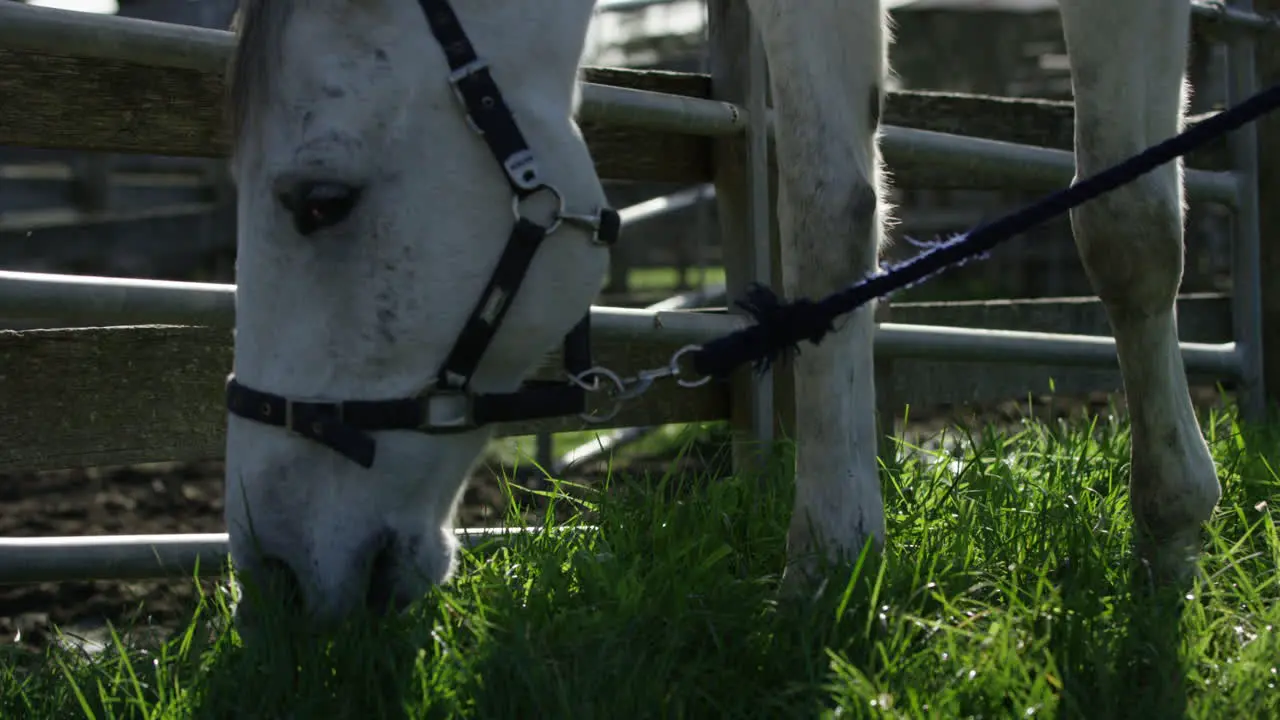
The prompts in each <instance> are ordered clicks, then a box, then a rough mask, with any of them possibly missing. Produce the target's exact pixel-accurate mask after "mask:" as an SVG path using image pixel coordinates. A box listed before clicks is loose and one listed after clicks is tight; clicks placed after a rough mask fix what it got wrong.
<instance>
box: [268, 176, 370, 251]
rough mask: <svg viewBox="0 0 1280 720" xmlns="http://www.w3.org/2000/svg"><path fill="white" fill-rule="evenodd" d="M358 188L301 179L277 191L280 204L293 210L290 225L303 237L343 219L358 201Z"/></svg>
mask: <svg viewBox="0 0 1280 720" xmlns="http://www.w3.org/2000/svg"><path fill="white" fill-rule="evenodd" d="M360 192H361V188H358V187H355V186H352V185H347V184H346V183H340V182H314V181H304V182H299V183H298V184H296V185H294V186H293V187H291V188H290V189H289V190H287V191H286V192H283V193H281V195H280V204H281V205H283V206H284V208H285V209H286V210H288V211H289V212H290V213H292V214H293V226H294V228H296V229H297V231H298V234H299V235H302V236H303V237H306V236H308V235H311V234H312V233H314V232H316V231H317V230H320V229H322V228H326V227H330V226H332V225H337V224H338V223H340V222H342V221H343V220H346V219H347V217H349V216H350V215H351V211H352V210H355V207H356V203H358V202H359V201H360Z"/></svg>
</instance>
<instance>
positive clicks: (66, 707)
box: [0, 415, 1280, 720]
mask: <svg viewBox="0 0 1280 720" xmlns="http://www.w3.org/2000/svg"><path fill="white" fill-rule="evenodd" d="M1206 427H1207V428H1208V431H1209V434H1210V442H1211V444H1212V446H1213V448H1214V452H1215V454H1216V456H1217V459H1218V462H1219V465H1220V468H1221V474H1222V477H1223V480H1224V484H1225V488H1226V490H1225V496H1224V498H1223V502H1222V505H1221V507H1220V509H1219V511H1218V513H1217V516H1216V518H1215V519H1214V521H1213V523H1212V524H1211V526H1210V528H1209V531H1208V532H1207V533H1206V554H1205V556H1204V560H1203V570H1204V572H1203V577H1202V578H1201V579H1200V580H1198V581H1197V583H1196V585H1195V586H1194V587H1193V588H1191V589H1190V590H1189V591H1183V592H1178V593H1176V594H1175V595H1173V596H1171V597H1165V596H1162V595H1159V594H1153V593H1152V592H1150V591H1149V590H1147V589H1145V586H1143V585H1142V584H1141V583H1132V582H1131V580H1130V571H1129V567H1130V564H1129V561H1130V552H1129V545H1128V539H1129V526H1130V521H1129V516H1128V510H1127V506H1126V502H1127V501H1126V496H1125V492H1124V486H1125V483H1126V481H1127V479H1126V473H1127V469H1126V468H1127V462H1128V434H1127V433H1128V430H1127V426H1126V425H1124V424H1123V423H1122V422H1120V421H1116V420H1110V421H1097V422H1096V423H1095V424H1084V423H1075V424H1067V423H1065V422H1064V423H1057V424H1044V423H1032V422H1028V423H1027V424H1026V425H1025V426H1023V428H1022V429H1021V430H1020V431H1019V432H1017V433H1008V432H999V431H995V430H986V431H973V432H972V433H969V434H962V442H960V443H958V444H957V447H959V448H960V449H959V450H957V451H955V452H956V455H955V456H954V457H947V458H945V460H946V461H945V462H940V461H939V458H936V457H932V456H930V455H929V454H927V453H923V452H908V451H907V448H903V450H902V452H899V453H898V457H897V458H894V459H890V460H889V461H888V462H886V464H885V469H884V472H883V475H882V479H883V486H884V489H885V496H886V504H887V507H886V517H887V520H888V524H889V533H890V537H891V540H890V545H889V550H888V552H887V554H886V555H885V556H884V557H883V558H882V559H877V558H875V557H872V556H867V557H864V558H863V559H862V560H860V561H859V562H858V564H856V565H855V566H854V567H852V568H846V569H844V570H842V571H839V572H833V573H832V574H831V576H830V579H829V582H828V584H827V586H826V588H825V591H824V592H822V593H821V594H820V595H819V596H817V597H816V598H814V599H812V601H809V602H796V601H790V600H785V599H782V598H780V597H779V596H778V595H777V593H776V585H777V580H778V573H779V571H780V570H781V568H782V564H783V557H784V551H785V530H786V526H787V522H788V515H789V511H790V502H791V491H790V483H789V481H788V478H787V477H786V474H785V473H784V472H771V473H769V474H768V477H767V478H763V479H761V478H745V477H713V476H702V477H692V476H668V477H648V478H628V477H623V476H621V474H619V475H617V476H615V477H614V478H613V480H612V481H611V485H610V487H609V488H608V489H607V490H601V489H596V490H594V491H592V490H586V489H583V488H575V489H574V491H573V492H572V495H573V496H574V497H575V498H579V499H577V500H570V499H568V498H567V497H566V498H563V499H561V500H560V501H559V502H575V503H578V505H577V506H576V507H577V508H578V509H579V510H580V511H581V512H582V513H583V514H589V515H590V516H591V517H590V519H591V521H592V523H594V524H598V525H599V526H600V528H601V529H600V530H599V531H597V532H592V533H577V534H566V533H558V534H545V535H535V536H530V537H526V538H518V539H514V540H511V541H508V542H507V543H506V544H505V545H501V546H499V545H491V546H490V547H488V548H482V549H480V550H478V551H477V552H475V553H473V554H470V555H468V556H467V557H466V559H465V562H464V564H463V570H462V572H461V574H460V576H459V577H458V579H457V580H456V581H455V582H454V583H453V584H451V585H450V586H448V587H446V588H444V589H442V590H438V591H436V592H434V593H433V594H432V595H431V596H430V597H428V598H426V599H424V600H423V601H422V602H421V603H420V604H419V605H418V606H417V607H416V608H415V609H414V610H413V611H412V612H411V613H409V614H408V615H406V616H404V617H401V618H396V619H394V620H388V621H385V622H381V623H377V624H372V623H369V624H366V623H352V624H350V625H349V626H348V627H345V628H343V629H342V630H341V631H340V632H339V633H337V634H336V635H335V636H332V637H325V638H318V637H313V636H308V635H307V634H306V633H304V632H303V631H302V629H301V628H300V627H299V625H298V619H297V618H295V617H291V616H282V617H280V618H279V619H278V620H273V621H272V623H271V624H270V628H271V632H270V635H271V637H272V639H273V641H272V642H271V643H264V644H255V645H251V646H247V645H245V644H243V643H242V642H241V640H240V638H239V636H238V635H237V634H236V633H235V632H234V631H232V630H229V629H227V628H228V624H227V622H226V621H227V608H226V603H225V601H224V599H223V598H222V597H221V596H208V597H206V598H205V599H204V602H203V603H202V605H201V607H200V608H199V610H198V612H197V614H196V616H195V618H193V621H192V623H191V625H190V626H189V627H188V628H187V629H186V630H185V631H184V632H181V633H178V634H177V635H176V636H174V637H173V638H172V639H171V640H170V641H169V642H168V643H166V644H164V645H163V646H160V647H150V648H145V649H143V648H129V647H126V645H125V644H124V643H122V642H117V643H116V645H115V646H114V647H112V648H109V649H108V650H107V651H106V652H103V653H101V654H99V655H97V656H94V657H88V656H86V655H84V654H83V653H79V652H76V651H72V650H57V649H51V650H48V651H47V652H45V653H43V654H39V653H30V652H27V651H21V650H15V649H10V650H6V651H5V656H4V658H3V661H4V662H3V665H2V666H0V717H4V718H53V717H58V718H64V717H94V718H186V717H196V718H241V717H253V718H257V717H285V716H287V717H293V718H320V717H323V718H379V717H413V718H418V717H424V718H425V717H432V718H435V717H475V718H544V717H546V718H568V717H573V718H593V717H608V718H632V717H654V716H663V717H667V716H670V717H688V718H754V717H822V716H836V715H839V716H842V717H843V716H848V717H943V718H952V717H986V718H1012V717H1032V716H1049V717H1087V718H1089V719H1090V720H1098V719H1100V718H1111V717H1137V716H1139V715H1141V716H1142V717H1156V718H1167V717H1175V716H1180V715H1183V714H1185V715H1187V716H1190V717H1199V718H1260V717H1277V716H1280V692H1278V691H1277V688H1276V683H1277V682H1278V678H1277V666H1278V665H1280V642H1278V641H1277V637H1276V632H1275V627H1276V625H1277V624H1278V623H1280V609H1277V603H1276V600H1277V598H1280V587H1278V586H1277V575H1276V568H1277V564H1278V563H1280V538H1278V536H1277V531H1276V524H1275V521H1274V518H1273V516H1272V514H1271V509H1272V508H1271V506H1272V505H1273V504H1275V503H1276V502H1280V494H1278V491H1280V478H1278V477H1277V474H1276V469H1277V468H1276V464H1275V463H1276V458H1280V454H1278V453H1277V452H1276V451H1277V449H1280V429H1277V428H1261V429H1257V428H1255V429H1250V430H1247V431H1242V430H1241V428H1239V427H1238V426H1237V425H1236V424H1235V422H1234V419H1233V418H1232V417H1231V416H1229V415H1226V416H1224V415H1219V416H1215V417H1213V418H1212V419H1211V420H1210V421H1208V422H1207V423H1206ZM783 466H785V463H784V462H782V461H781V460H780V461H779V464H778V467H783ZM584 497H585V498H586V500H582V499H581V498H584ZM547 517H548V518H550V517H552V514H551V512H550V511H548V515H547Z"/></svg>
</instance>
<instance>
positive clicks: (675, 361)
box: [668, 345, 711, 388]
mask: <svg viewBox="0 0 1280 720" xmlns="http://www.w3.org/2000/svg"><path fill="white" fill-rule="evenodd" d="M701 349H702V346H701V345H685V346H684V347H682V348H680V349H679V350H677V351H676V354H675V355H672V356H671V364H670V365H669V366H668V369H669V370H670V371H671V377H673V378H675V380H676V383H677V384H679V385H680V387H686V388H696V387H702V386H703V385H706V384H707V383H709V382H711V376H710V375H703V376H702V377H700V378H698V379H697V380H684V379H682V378H681V377H680V358H682V357H684V356H685V355H687V354H689V353H691V352H697V351H699V350H701Z"/></svg>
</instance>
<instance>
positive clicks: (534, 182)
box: [226, 0, 621, 468]
mask: <svg viewBox="0 0 1280 720" xmlns="http://www.w3.org/2000/svg"><path fill="white" fill-rule="evenodd" d="M419 4H420V5H421V6H422V10H423V13H425V14H426V17H427V23H428V24H429V25H430V26H431V33H432V35H434V36H435V39H436V41H437V42H438V43H439V44H440V47H441V48H442V49H443V50H444V54H445V57H446V59H447V60H448V62H449V70H450V75H449V82H450V84H451V85H452V86H453V89H454V92H455V94H456V95H457V96H458V99H459V101H460V102H461V103H462V106H463V108H464V109H465V111H466V115H467V121H468V123H469V124H470V125H471V127H472V128H473V129H474V130H475V131H476V132H477V133H479V135H480V136H481V138H483V139H484V142H485V144H486V145H488V147H489V150H490V152H491V153H492V154H493V156H494V158H495V159H496V160H497V161H498V164H499V165H501V166H502V170H503V173H504V174H505V175H506V177H507V181H508V183H509V184H510V185H511V190H512V192H513V199H512V204H513V208H514V212H515V216H516V220H515V227H514V228H512V230H511V235H510V236H509V237H508V239H507V245H506V248H505V249H504V250H503V252H502V256H501V257H500V258H499V260H498V266H497V268H496V269H495V270H494V271H493V275H492V276H491V277H490V278H489V283H488V285H486V286H485V289H484V292H482V293H481V294H480V299H479V301H478V302H477V303H476V305H475V308H474V309H473V310H472V311H471V316H470V317H469V318H468V319H467V324H466V325H465V326H464V327H463V330H462V333H461V334H460V335H459V336H458V339H457V341H456V342H455V343H454V346H453V349H452V350H451V351H450V352H449V355H448V357H447V358H446V359H445V361H444V364H443V365H442V366H441V368H440V370H439V372H438V374H437V376H436V380H435V382H433V383H432V384H431V385H430V386H429V387H427V388H426V389H425V390H423V391H422V392H420V393H418V394H417V395H415V396H413V397H407V398H398V399H393V400H347V401H337V402H306V401H301V400H291V399H289V398H287V397H284V396H282V395H276V394H273V393H269V392H264V391H262V390H255V389H253V388H250V387H247V386H245V385H244V384H242V383H240V382H239V381H238V380H236V379H235V375H234V374H232V375H231V376H230V377H228V379H227V393H226V401H227V409H228V410H229V411H230V412H231V413H232V414H234V415H238V416H240V417H242V418H246V419H249V420H255V421H257V422H261V423H265V424H267V425H274V426H276V427H283V428H286V429H288V430H290V431H292V432H295V433H297V434H298V435H301V436H303V437H305V438H308V439H310V440H314V441H316V442H318V443H320V444H322V445H324V446H326V447H328V448H331V449H333V450H334V451H336V452H338V453H340V454H342V455H343V456H345V457H347V458H349V459H350V460H352V461H353V462H355V463H357V464H359V465H361V466H362V467H366V468H368V467H371V466H372V465H373V460H374V454H375V451H376V442H375V440H374V438H373V436H372V435H370V434H369V432H370V431H377V430H415V431H418V432H422V433H428V434H447V433H456V432H466V431H469V430H474V429H476V428H479V427H481V426H483V425H488V424H490V423H497V422H511V421H516V420H534V419H540V418H549V417H560V416H565V415H574V414H581V413H585V412H586V405H587V402H586V391H585V389H584V387H583V385H582V384H581V383H579V382H575V380H574V379H575V378H577V377H578V376H579V375H581V374H582V373H585V372H586V371H587V370H588V369H590V368H591V325H590V320H591V318H590V315H589V314H588V315H587V316H586V317H584V318H582V320H581V321H579V323H578V324H577V325H576V326H574V328H573V329H572V330H571V331H569V334H568V335H566V336H565V339H564V367H565V372H566V373H567V374H568V376H569V378H570V379H567V380H564V381H553V380H530V381H527V382H525V383H524V384H523V385H522V386H521V387H520V389H519V390H517V391H515V392H512V393H489V394H484V393H475V392H472V391H471V390H470V387H469V386H470V383H471V378H472V376H473V375H474V374H475V371H476V367H477V366H478V365H479V364H480V358H481V357H482V356H483V355H484V352H485V350H486V349H488V347H489V343H490V342H491V341H492V340H493V337H494V335H495V334H496V333H497V331H498V326H499V325H500V324H501V323H502V319H503V318H504V317H505V316H506V313H507V310H508V309H509V308H510V307H511V301H512V300H513V299H514V298H515V295H516V293H517V292H518V291H519V289H520V284H521V283H522V282H523V281H524V276H525V275H526V274H527V273H528V271H529V265H530V264H531V263H532V262H533V257H534V254H535V253H536V252H537V250H538V247H539V246H540V245H541V244H542V241H543V240H544V239H546V237H547V236H548V235H550V234H551V233H553V232H555V230H556V229H558V228H559V227H560V225H561V224H562V223H569V224H573V225H578V226H583V227H588V228H590V229H591V230H592V241H593V242H595V243H597V244H600V245H613V244H614V243H615V242H617V240H618V235H619V233H620V230H621V221H620V219H619V217H618V213H617V212H615V211H613V210H611V209H609V208H602V209H600V210H599V211H598V212H597V213H596V214H594V215H566V214H565V212H564V198H563V197H562V196H561V195H560V192H559V190H557V189H556V188H555V187H553V186H551V185H548V184H546V183H545V182H543V180H542V177H541V175H540V173H539V172H538V164H537V162H536V160H535V158H534V156H533V151H532V150H531V149H530V147H529V144H528V142H526V141H525V138H524V135H523V134H522V133H521V132H520V128H519V126H518V124H517V123H516V119H515V116H514V115H512V113H511V110H510V108H508V107H507V104H506V102H505V101H504V100H503V98H502V93H501V91H499V89H498V85H497V83H495V82H494V80H493V76H492V75H491V74H490V72H489V66H488V64H487V63H485V62H484V61H483V60H481V59H480V58H479V56H477V55H476V52H475V48H474V47H472V45H471V41H470V40H469V39H468V38H467V34H466V32H465V31H464V30H463V29H462V24H461V23H460V22H459V21H458V16H457V14H455V13H454V11H453V8H452V7H451V6H450V5H449V2H448V0H419ZM538 194H549V195H551V196H552V199H553V200H555V204H556V216H555V218H554V219H553V220H552V222H551V224H550V225H547V226H544V225H539V224H538V223H536V222H534V221H532V220H530V219H528V218H526V217H524V216H522V215H521V207H522V205H523V204H524V201H526V200H528V199H530V198H532V197H533V196H535V195H538Z"/></svg>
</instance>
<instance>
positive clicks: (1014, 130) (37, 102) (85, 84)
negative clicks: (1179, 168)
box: [0, 50, 1224, 187]
mask: <svg viewBox="0 0 1280 720" xmlns="http://www.w3.org/2000/svg"><path fill="white" fill-rule="evenodd" d="M583 79H584V80H586V81H588V82H597V83H601V84H607V85H615V86H620V87H632V88H639V89H644V90H652V91H658V92H668V93H673V94H678V95H688V96H693V97H708V96H709V95H710V91H711V87H710V86H711V83H710V79H709V77H708V76H704V75H690V74H684V73H668V72H649V71H634V70H620V69H616V68H614V69H604V68H586V69H584V71H583ZM0 97H4V98H5V102H4V103H0V145H20V146H26V147H32V148H64V149H75V150H98V151H110V152H122V153H154V154H159V155H185V156H196V157H220V156H223V155H225V154H226V153H227V148H228V144H227V141H228V137H227V131H226V128H225V127H224V125H223V116H222V111H221V109H222V100H223V84H222V75H221V74H220V73H213V72H200V71H197V70H187V69H181V68H159V67H149V66H145V65H138V64H133V63H127V62H120V61H114V60H103V59H90V58H75V57H61V56H53V55H37V54H32V53H24V52H17V51H6V50H0ZM884 122H885V124H888V125H900V126H903V127H913V128H921V129H925V130H935V131H939V132H962V133H964V134H968V135H974V136H977V137H985V138H990V139H994V140H1004V141H1008V142H1025V143H1033V144H1039V145H1044V146H1047V147H1052V148H1058V149H1069V148H1070V147H1071V142H1072V113H1071V105H1070V104H1069V103H1063V102H1053V101H1046V100H1027V99H1009V98H993V97H985V96H977V95H961V94H954V93H932V92H895V93H889V96H888V99H887V101H886V108H885V115H884ZM582 126H583V132H584V134H585V136H586V138H587V143H588V145H589V146H590V147H591V152H592V155H593V156H594V157H595V159H596V164H597V166H598V169H599V172H600V174H601V176H602V177H604V178H606V179H626V180H639V181H653V182H681V183H684V182H709V181H711V180H712V175H713V171H712V167H711V154H712V144H713V143H712V142H711V141H710V140H709V139H707V138H701V137H695V136H691V135H682V134H671V133H661V132H652V131H648V130H640V129H636V128H629V127H618V126H606V125H603V124H601V123H598V122H593V121H591V120H590V119H584V121H583V123H582ZM1223 157H1224V156H1223V153H1222V151H1221V149H1220V148H1217V149H1210V150H1208V151H1204V152H1201V153H1199V154H1197V155H1194V156H1192V158H1191V159H1190V160H1189V163H1188V164H1189V165H1190V166H1192V167H1200V168H1205V169H1218V168H1220V167H1223V166H1224V165H1223V164H1222V163H1223V160H1222V158H1223ZM937 182H938V178H934V177H931V176H930V174H929V173H927V172H925V171H924V170H923V169H918V168H911V169H908V170H907V171H906V172H905V173H899V174H897V176H896V181H895V184H897V185H898V186H900V187H933V186H936V184H937ZM931 183H932V184H931Z"/></svg>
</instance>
